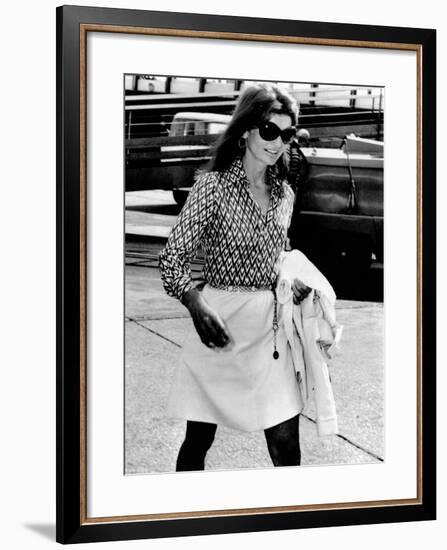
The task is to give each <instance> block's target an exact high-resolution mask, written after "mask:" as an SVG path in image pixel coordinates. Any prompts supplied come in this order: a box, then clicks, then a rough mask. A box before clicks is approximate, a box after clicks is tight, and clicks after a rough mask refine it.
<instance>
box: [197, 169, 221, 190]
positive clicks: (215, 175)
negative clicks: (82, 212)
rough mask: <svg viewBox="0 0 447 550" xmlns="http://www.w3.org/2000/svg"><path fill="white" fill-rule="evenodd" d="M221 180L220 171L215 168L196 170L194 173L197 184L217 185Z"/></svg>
mask: <svg viewBox="0 0 447 550" xmlns="http://www.w3.org/2000/svg"><path fill="white" fill-rule="evenodd" d="M218 182H219V172H217V171H215V170H211V171H208V170H200V169H199V170H196V172H195V174H194V184H197V185H213V186H215V185H217V183H218Z"/></svg>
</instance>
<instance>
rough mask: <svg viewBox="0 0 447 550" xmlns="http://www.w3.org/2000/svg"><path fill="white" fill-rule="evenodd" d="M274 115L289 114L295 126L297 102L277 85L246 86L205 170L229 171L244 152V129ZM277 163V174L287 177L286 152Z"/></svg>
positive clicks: (248, 128) (253, 126) (259, 123)
mask: <svg viewBox="0 0 447 550" xmlns="http://www.w3.org/2000/svg"><path fill="white" fill-rule="evenodd" d="M278 103H279V106H278ZM273 114H285V115H289V116H290V118H291V119H292V125H293V126H295V125H296V123H297V119H298V106H297V103H296V101H295V100H294V99H293V98H292V97H291V96H290V95H289V94H288V93H287V92H285V91H283V90H281V89H279V88H278V87H277V86H273V85H269V84H254V85H253V86H249V87H248V88H246V89H245V90H244V91H243V92H242V94H241V95H240V96H239V101H238V102H237V104H236V108H235V110H234V113H233V116H232V117H231V120H230V122H229V124H228V126H227V128H226V130H225V131H224V132H223V134H222V135H221V136H220V137H219V139H218V140H217V142H216V144H215V146H214V148H213V151H212V158H211V160H210V162H209V164H208V166H207V168H206V169H207V170H208V171H213V170H217V171H218V172H221V171H223V170H226V169H227V168H228V167H229V166H230V165H231V163H232V162H233V161H234V160H235V159H236V158H237V157H240V156H242V155H243V153H244V151H245V149H241V147H240V139H241V138H242V135H243V134H244V132H246V131H247V130H251V129H252V128H256V127H257V126H259V125H261V124H262V123H264V122H266V121H267V120H268V119H269V118H270V117H271V115H273ZM276 165H277V167H278V175H279V176H280V177H285V176H286V174H287V159H286V157H285V155H284V154H283V155H281V156H280V158H279V159H278V161H277V162H276Z"/></svg>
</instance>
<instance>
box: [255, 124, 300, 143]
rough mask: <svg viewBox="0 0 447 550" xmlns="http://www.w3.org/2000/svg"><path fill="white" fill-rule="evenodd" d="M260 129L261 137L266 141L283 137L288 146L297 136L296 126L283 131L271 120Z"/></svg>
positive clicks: (259, 127)
mask: <svg viewBox="0 0 447 550" xmlns="http://www.w3.org/2000/svg"><path fill="white" fill-rule="evenodd" d="M258 129H259V135H260V136H261V138H262V139H263V140H265V141H273V140H274V139H276V138H277V137H278V136H281V139H282V142H283V143H284V144H287V143H290V142H291V141H292V139H293V138H294V137H295V136H296V128H295V127H294V126H290V127H289V128H285V129H284V130H281V128H280V127H279V126H277V125H276V124H275V123H274V122H270V121H269V120H267V122H264V123H263V124H261V125H260V126H258Z"/></svg>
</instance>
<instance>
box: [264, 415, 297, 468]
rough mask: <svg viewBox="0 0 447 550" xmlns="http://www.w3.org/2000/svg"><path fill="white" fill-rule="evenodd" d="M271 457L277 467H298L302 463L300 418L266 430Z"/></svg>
mask: <svg viewBox="0 0 447 550" xmlns="http://www.w3.org/2000/svg"><path fill="white" fill-rule="evenodd" d="M265 437H266V441H267V447H268V450H269V453H270V457H271V459H272V461H273V464H274V465H275V466H297V465H299V464H300V462H301V449H300V440H299V423H298V417H294V418H291V419H289V420H287V421H285V422H282V423H281V424H278V425H277V426H273V427H272V428H268V429H267V430H265Z"/></svg>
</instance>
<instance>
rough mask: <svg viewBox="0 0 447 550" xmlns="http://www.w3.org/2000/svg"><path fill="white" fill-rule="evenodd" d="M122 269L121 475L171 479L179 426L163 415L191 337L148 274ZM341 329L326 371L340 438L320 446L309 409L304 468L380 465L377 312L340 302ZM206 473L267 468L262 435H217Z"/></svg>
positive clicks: (154, 275)
mask: <svg viewBox="0 0 447 550" xmlns="http://www.w3.org/2000/svg"><path fill="white" fill-rule="evenodd" d="M148 265H149V266H150V265H151V264H150V262H149V263H143V266H136V265H128V266H127V267H126V365H125V395H126V407H125V423H126V444H125V455H126V473H128V474H138V473H148V472H166V471H173V470H174V468H175V459H176V456H177V451H178V448H179V446H180V444H181V442H182V440H183V436H184V428H185V424H184V422H183V421H178V420H175V419H169V418H166V417H165V415H164V407H165V402H166V398H167V393H168V390H169V387H170V380H171V377H172V375H173V371H174V368H175V365H176V362H177V358H178V355H179V353H180V350H181V346H182V342H183V341H184V340H185V338H186V337H187V334H188V331H190V330H192V329H193V327H192V322H191V321H190V318H189V314H188V312H187V310H186V309H185V308H184V307H183V306H182V305H181V304H180V303H179V302H178V301H177V300H175V299H172V298H169V297H168V296H167V295H166V294H165V293H164V292H163V290H162V287H161V283H160V280H159V276H158V270H157V269H156V268H155V267H148ZM337 316H338V320H339V322H341V323H342V324H343V325H344V326H345V330H344V337H343V341H342V346H341V349H340V350H339V353H338V355H337V357H336V358H335V360H334V361H333V364H332V366H331V378H332V382H333V387H334V392H335V398H336V403H337V412H338V418H339V432H340V433H339V435H337V436H331V437H326V438H319V437H318V436H317V434H316V426H315V423H314V420H313V419H314V409H313V406H312V405H311V406H309V407H308V408H307V410H305V414H303V415H302V417H301V424H300V431H301V446H302V462H303V465H311V464H312V465H315V464H353V463H356V464H358V463H371V462H379V461H382V460H383V458H384V441H383V439H384V425H383V393H384V392H383V304H381V303H373V302H356V301H346V300H345V301H339V302H338V304H337ZM206 467H207V468H208V469H235V468H254V467H256V468H260V467H271V462H270V459H269V456H268V454H267V451H266V447H265V442H264V436H263V433H262V432H259V433H257V432H256V433H253V434H245V433H239V432H237V431H233V430H230V429H226V428H219V430H218V432H217V436H216V441H215V443H214V445H213V447H212V449H211V451H210V452H209V455H208V459H207V464H206Z"/></svg>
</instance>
